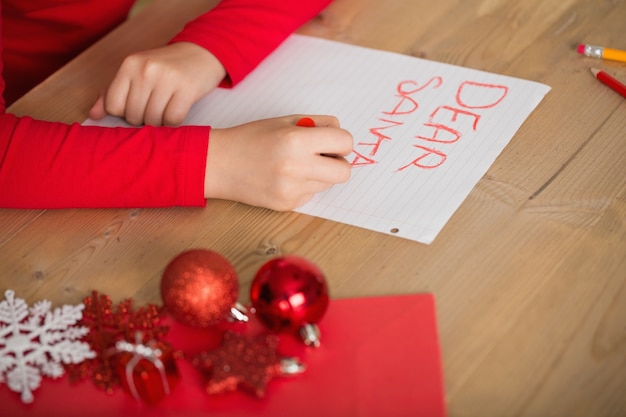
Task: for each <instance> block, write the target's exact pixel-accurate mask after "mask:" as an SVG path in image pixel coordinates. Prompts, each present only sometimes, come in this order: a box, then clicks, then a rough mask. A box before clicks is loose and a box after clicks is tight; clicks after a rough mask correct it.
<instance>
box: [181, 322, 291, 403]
mask: <svg viewBox="0 0 626 417" xmlns="http://www.w3.org/2000/svg"><path fill="white" fill-rule="evenodd" d="M277 347H278V336H276V335H271V334H270V335H268V334H265V335H263V334H262V335H257V336H244V335H241V334H239V333H235V332H232V331H227V332H225V333H224V340H223V343H222V346H221V348H219V349H217V350H214V351H210V352H201V353H199V354H198V355H196V356H194V357H193V358H192V361H191V363H192V364H193V365H194V366H195V367H196V368H197V369H199V370H200V371H201V372H202V373H204V375H205V376H207V377H208V382H207V384H206V387H205V388H206V392H207V393H209V394H218V393H224V392H230V391H235V390H236V389H238V388H241V389H242V390H244V391H247V392H249V393H252V394H254V395H256V396H257V397H263V396H264V395H265V388H266V385H267V383H268V382H269V381H270V380H271V379H272V378H274V377H276V376H279V375H283V371H282V366H281V360H282V359H281V358H280V357H279V356H278V354H277V353H276V348H277Z"/></svg>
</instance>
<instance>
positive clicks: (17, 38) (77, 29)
mask: <svg viewBox="0 0 626 417" xmlns="http://www.w3.org/2000/svg"><path fill="white" fill-rule="evenodd" d="M133 2H134V1H133V0H107V1H101V0H29V1H27V2H25V1H23V0H0V13H2V20H0V41H1V42H0V45H2V48H3V51H2V57H3V60H2V61H0V70H2V73H3V74H6V76H5V77H6V78H4V79H3V78H2V77H0V92H3V91H4V90H5V81H6V82H7V84H8V85H13V83H15V85H18V84H20V80H22V79H24V80H25V79H26V78H28V79H35V78H41V77H42V76H44V77H45V76H46V75H47V73H49V72H50V71H53V70H55V69H56V68H58V67H59V66H60V65H63V64H64V63H65V62H66V61H67V60H68V59H71V57H73V56H75V55H76V54H77V53H79V52H80V51H81V50H82V49H84V48H85V47H86V46H88V45H89V44H90V43H91V42H93V41H94V40H96V39H97V38H98V37H100V36H102V35H103V34H105V33H106V31H108V30H110V29H111V28H112V27H114V26H115V25H117V24H118V23H119V22H121V21H122V20H123V19H124V18H125V16H126V14H127V12H128V8H129V7H130V6H131V5H132V3H133ZM328 3H330V0H307V1H300V0H223V1H222V2H221V3H219V4H218V5H217V6H216V7H215V8H214V9H213V10H211V11H209V12H208V13H206V14H204V15H202V16H200V17H198V18H197V19H196V20H194V21H192V22H190V23H189V24H187V26H186V27H185V28H184V29H183V31H182V32H181V33H180V34H178V35H177V36H176V37H175V38H174V39H173V40H172V41H174V42H175V41H190V42H194V43H196V44H198V45H200V46H203V47H204V48H206V49H208V50H209V51H211V52H212V53H213V54H214V55H215V56H216V57H217V58H218V59H219V60H220V61H221V62H222V64H223V65H224V67H225V68H226V70H227V72H228V80H227V81H228V82H229V83H231V84H236V83H237V82H239V81H240V80H241V79H243V78H244V77H245V76H246V75H247V74H248V73H249V72H250V71H251V70H252V69H254V67H255V66H256V65H258V64H259V63H260V62H261V61H262V60H263V59H264V58H265V57H266V56H267V55H268V54H269V53H270V52H272V51H273V50H274V49H275V48H276V47H277V46H278V45H279V44H280V43H281V42H282V41H283V40H284V39H285V38H286V37H287V36H289V35H290V34H291V33H292V32H293V31H295V30H296V29H297V28H298V27H299V26H301V25H302V24H303V23H305V22H306V21H308V20H310V19H311V18H312V17H314V16H315V15H316V14H317V13H319V12H320V11H321V10H322V9H323V8H324V7H326V6H327V5H328ZM25 74H27V76H25ZM42 74H43V75H42ZM37 81H38V80H37ZM18 87H19V86H18ZM7 90H8V89H7ZM18 90H19V88H18V89H11V90H8V91H9V92H11V94H15V92H17V91H18ZM5 103H6V101H5V99H4V98H3V95H0V207H13V208H61V207H164V206H187V205H195V206H202V205H204V204H205V200H204V195H203V194H204V172H205V162H206V155H207V149H208V140H209V130H210V128H209V127H208V126H183V127H179V128H167V127H151V126H144V127H141V128H104V127H94V126H81V125H79V124H72V125H67V124H63V123H54V122H44V121H39V120H34V119H32V118H29V117H22V118H18V117H16V116H14V115H12V114H9V113H6V112H5V109H6V104H5Z"/></svg>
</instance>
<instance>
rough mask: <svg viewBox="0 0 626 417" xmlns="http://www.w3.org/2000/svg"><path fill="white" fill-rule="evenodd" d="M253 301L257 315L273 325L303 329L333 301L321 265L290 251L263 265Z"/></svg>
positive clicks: (254, 285)
mask: <svg viewBox="0 0 626 417" xmlns="http://www.w3.org/2000/svg"><path fill="white" fill-rule="evenodd" d="M250 301H251V302H252V306H253V307H254V310H255V313H256V316H257V317H258V318H259V320H260V321H261V322H263V323H264V324H265V325H266V326H267V327H268V328H269V329H271V330H273V331H277V332H288V331H300V330H301V329H302V327H303V326H306V325H309V324H314V323H317V322H318V321H319V320H320V319H321V318H322V317H323V316H324V313H325V312H326V309H327V307H328V302H329V296H328V286H327V284H326V279H325V277H324V274H323V273H322V271H321V270H320V269H319V268H318V267H317V265H315V264H314V263H312V262H311V261H309V260H307V259H305V258H302V257H299V256H295V255H287V256H282V257H279V258H274V259H271V260H270V261H268V262H266V263H265V264H263V265H262V266H261V268H260V269H259V270H258V271H257V273H256V275H255V277H254V280H253V282H252V286H251V289H250Z"/></svg>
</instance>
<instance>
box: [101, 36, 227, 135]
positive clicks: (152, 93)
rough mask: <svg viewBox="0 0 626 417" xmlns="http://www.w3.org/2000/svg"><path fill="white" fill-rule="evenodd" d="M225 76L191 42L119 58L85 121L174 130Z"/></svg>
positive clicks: (213, 60)
mask: <svg viewBox="0 0 626 417" xmlns="http://www.w3.org/2000/svg"><path fill="white" fill-rule="evenodd" d="M225 76H226V71H225V69H224V67H223V66H222V64H221V63H220V62H219V61H218V60H217V58H216V57H215V56H214V55H213V54H211V53H210V52H208V51H207V50H205V49H204V48H202V47H200V46H198V45H195V44H193V43H188V42H179V43H174V44H171V45H167V46H164V47H162V48H157V49H152V50H149V51H143V52H138V53H135V54H132V55H129V56H128V57H126V58H125V59H124V61H123V62H122V65H121V66H120V68H119V69H118V71H117V74H116V75H115V78H114V79H113V81H112V82H111V84H110V85H109V86H108V88H107V89H106V90H105V91H104V92H103V94H102V95H101V96H100V97H99V98H98V100H97V101H96V103H95V104H94V105H93V107H92V108H91V110H90V112H89V117H91V118H92V119H95V120H99V119H102V118H103V117H104V116H106V115H107V114H111V115H113V116H120V117H123V118H124V119H126V121H127V122H128V123H130V124H133V125H141V124H149V125H155V126H160V125H167V126H176V125H179V124H181V123H182V122H183V120H184V119H185V117H186V116H187V113H188V112H189V109H190V108H191V106H192V105H193V104H194V103H195V102H196V101H197V100H198V99H199V98H201V97H202V96H204V95H205V94H207V93H208V92H210V91H211V90H213V89H214V88H215V87H217V86H218V85H219V83H220V82H221V81H222V80H223V79H224V77H225Z"/></svg>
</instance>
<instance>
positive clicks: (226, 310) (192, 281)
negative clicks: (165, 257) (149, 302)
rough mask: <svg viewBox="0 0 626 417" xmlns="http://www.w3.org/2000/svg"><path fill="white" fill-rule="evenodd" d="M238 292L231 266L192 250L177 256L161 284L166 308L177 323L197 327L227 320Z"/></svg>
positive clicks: (216, 255)
mask: <svg viewBox="0 0 626 417" xmlns="http://www.w3.org/2000/svg"><path fill="white" fill-rule="evenodd" d="M238 290H239V284H238V281H237V273H236V272H235V269H234V268H233V266H232V265H231V263H230V262H228V260H227V259H226V258H224V257H223V256H222V255H220V254H219V253H216V252H213V251H211V250H208V249H192V250H189V251H186V252H183V253H181V254H180V255H178V256H176V257H175V258H174V259H172V260H171V261H170V263H169V264H168V265H167V267H166V268H165V271H164V272H163V278H162V280H161V297H162V298H163V304H164V305H165V308H166V309H167V310H168V311H169V313H170V314H171V315H172V316H173V317H174V318H175V319H176V320H178V321H180V322H182V323H185V324H188V325H191V326H197V327H207V326H211V325H214V324H217V323H219V322H220V321H222V320H225V319H227V318H228V316H229V314H230V311H231V308H232V307H233V305H234V304H235V302H236V300H237V293H238Z"/></svg>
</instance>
